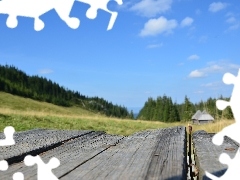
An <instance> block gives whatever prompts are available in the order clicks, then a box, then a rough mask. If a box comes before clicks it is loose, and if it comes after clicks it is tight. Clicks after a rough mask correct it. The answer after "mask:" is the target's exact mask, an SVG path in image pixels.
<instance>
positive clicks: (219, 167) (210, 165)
mask: <svg viewBox="0 0 240 180" xmlns="http://www.w3.org/2000/svg"><path fill="white" fill-rule="evenodd" d="M213 136H214V134H209V133H207V132H205V131H197V132H195V133H194V134H193V137H192V139H193V145H194V151H195V158H196V162H197V167H198V168H199V173H200V175H199V179H203V180H209V179H210V178H208V177H206V175H205V171H207V172H209V173H211V174H214V175H215V176H218V177H220V176H222V175H223V174H224V173H225V172H226V170H227V168H228V166H227V165H226V164H222V163H220V162H219V156H220V155H221V154H222V153H227V154H228V155H229V156H230V157H231V158H233V157H234V156H235V154H236V152H237V150H238V148H239V144H238V143H236V142H235V141H233V140H231V139H230V138H228V137H225V138H224V142H223V144H222V145H221V146H217V145H215V144H213V142H212V137H213Z"/></svg>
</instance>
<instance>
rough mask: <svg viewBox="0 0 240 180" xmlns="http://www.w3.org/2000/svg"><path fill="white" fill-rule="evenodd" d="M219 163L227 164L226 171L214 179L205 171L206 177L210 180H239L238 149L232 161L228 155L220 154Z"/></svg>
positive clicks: (239, 163)
mask: <svg viewBox="0 0 240 180" xmlns="http://www.w3.org/2000/svg"><path fill="white" fill-rule="evenodd" d="M219 161H220V162H221V163H222V164H227V165H228V169H227V171H226V172H225V173H224V175H222V176H221V177H216V176H215V175H213V174H211V173H209V172H207V171H206V172H205V173H206V176H207V177H209V178H211V179H212V180H229V179H239V177H240V171H239V167H240V151H239V149H238V151H237V153H236V155H235V157H234V158H233V159H231V158H230V156H229V155H228V154H226V153H222V154H221V155H220V157H219Z"/></svg>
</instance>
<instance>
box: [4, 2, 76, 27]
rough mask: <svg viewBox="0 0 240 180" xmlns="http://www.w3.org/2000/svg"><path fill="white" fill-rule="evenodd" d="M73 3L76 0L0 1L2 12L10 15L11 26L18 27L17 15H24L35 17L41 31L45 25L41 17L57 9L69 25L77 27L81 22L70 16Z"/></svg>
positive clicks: (35, 22)
mask: <svg viewBox="0 0 240 180" xmlns="http://www.w3.org/2000/svg"><path fill="white" fill-rule="evenodd" d="M73 3H74V0H21V1H19V0H2V1H0V13H1V14H8V15H9V16H8V18H7V21H6V24H7V26H8V27H9V28H15V27H17V25H18V20H17V17H18V16H22V17H29V18H34V29H35V30H36V31H40V30H42V29H43V28H44V26H45V25H44V22H43V21H42V20H41V19H40V18H39V17H40V16H41V15H43V14H45V13H46V12H48V11H50V10H52V9H55V10H56V12H57V14H58V15H59V17H60V18H61V19H62V20H63V21H65V22H66V24H67V25H68V26H69V27H71V28H73V29H76V28H77V27H78V26H79V24H80V21H79V19H78V18H74V17H72V18H71V17H69V14H70V12H71V10H72V6H73Z"/></svg>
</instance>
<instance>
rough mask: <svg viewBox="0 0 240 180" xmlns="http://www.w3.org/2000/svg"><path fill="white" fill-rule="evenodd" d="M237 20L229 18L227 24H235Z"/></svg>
mask: <svg viewBox="0 0 240 180" xmlns="http://www.w3.org/2000/svg"><path fill="white" fill-rule="evenodd" d="M236 21H237V20H236V18H235V17H229V18H228V19H227V20H226V22H227V23H229V24H232V23H235V22H236Z"/></svg>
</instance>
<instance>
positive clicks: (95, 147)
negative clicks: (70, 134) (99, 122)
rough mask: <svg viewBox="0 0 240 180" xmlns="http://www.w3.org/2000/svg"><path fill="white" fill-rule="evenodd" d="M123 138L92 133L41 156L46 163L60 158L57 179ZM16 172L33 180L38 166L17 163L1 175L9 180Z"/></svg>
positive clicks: (55, 172) (56, 171) (67, 142)
mask: <svg viewBox="0 0 240 180" xmlns="http://www.w3.org/2000/svg"><path fill="white" fill-rule="evenodd" d="M121 138H122V137H121V136H113V135H107V134H106V133H104V132H91V133H87V134H85V135H84V136H80V137H78V138H74V139H72V140H70V141H66V142H65V143H63V144H62V145H61V146H58V147H56V148H54V149H51V150H48V151H46V152H43V153H41V154H39V155H40V157H41V158H42V160H43V161H44V162H45V163H47V162H48V161H49V160H50V159H51V158H52V157H56V158H58V159H59V160H60V163H61V165H60V166H59V167H58V168H57V169H56V170H53V172H54V174H55V175H56V176H57V177H61V176H62V175H64V174H65V173H67V172H69V171H71V170H72V169H74V168H76V167H77V166H79V165H81V164H82V163H84V162H85V161H87V160H88V159H91V158H92V157H94V156H96V155H97V154H98V153H101V152H102V151H103V150H104V149H106V148H108V147H109V145H110V144H114V143H117V142H118V141H119V140H120V139H121ZM14 172H22V173H23V174H24V175H25V180H26V179H32V178H34V177H36V176H37V166H36V165H35V166H32V167H28V166H25V164H24V163H23V162H20V163H15V164H12V165H11V166H10V168H9V169H8V171H5V172H2V173H0V174H1V177H3V178H4V179H8V178H9V177H10V176H11V175H12V174H13V173H14Z"/></svg>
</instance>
